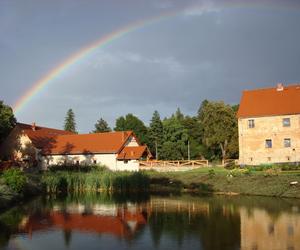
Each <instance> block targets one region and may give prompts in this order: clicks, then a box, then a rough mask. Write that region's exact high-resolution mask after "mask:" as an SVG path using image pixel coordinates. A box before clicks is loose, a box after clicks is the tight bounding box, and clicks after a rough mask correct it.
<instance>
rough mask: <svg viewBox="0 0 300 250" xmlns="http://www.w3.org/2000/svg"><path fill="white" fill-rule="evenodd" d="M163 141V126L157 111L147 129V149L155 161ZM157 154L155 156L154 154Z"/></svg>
mask: <svg viewBox="0 0 300 250" xmlns="http://www.w3.org/2000/svg"><path fill="white" fill-rule="evenodd" d="M162 141H163V124H162V121H161V119H160V115H159V113H158V111H157V110H155V111H154V113H153V116H152V119H151V122H150V127H149V145H148V146H149V148H150V151H151V153H152V154H153V155H155V156H156V159H158V158H159V153H160V151H161V147H162ZM156 153H157V154H156Z"/></svg>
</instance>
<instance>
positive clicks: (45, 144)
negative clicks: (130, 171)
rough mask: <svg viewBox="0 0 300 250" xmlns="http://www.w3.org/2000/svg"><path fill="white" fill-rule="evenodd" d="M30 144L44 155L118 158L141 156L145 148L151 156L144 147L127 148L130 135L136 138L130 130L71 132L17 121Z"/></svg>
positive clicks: (137, 157)
mask: <svg viewBox="0 0 300 250" xmlns="http://www.w3.org/2000/svg"><path fill="white" fill-rule="evenodd" d="M18 126H19V128H20V129H21V130H22V133H23V134H26V135H27V136H28V137H29V139H30V140H31V141H32V143H33V145H34V146H35V147H36V148H38V149H40V150H41V152H42V154H44V155H69V154H101V153H102V154H103V153H114V154H118V157H117V159H119V160H121V159H123V160H125V159H127V160H128V159H140V158H141V157H142V156H143V154H144V153H145V151H146V152H147V155H151V153H150V151H149V150H148V148H147V146H133V147H126V143H127V142H128V140H129V138H130V137H133V138H135V140H136V141H137V143H138V144H139V142H138V139H137V138H136V136H135V134H134V133H133V132H132V131H116V132H105V133H94V134H74V133H72V132H69V131H64V130H58V129H51V128H45V127H40V126H36V125H34V124H33V125H28V124H22V123H18Z"/></svg>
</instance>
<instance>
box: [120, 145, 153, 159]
mask: <svg viewBox="0 0 300 250" xmlns="http://www.w3.org/2000/svg"><path fill="white" fill-rule="evenodd" d="M145 152H146V153H147V155H148V156H150V157H151V156H152V155H151V153H150V152H149V151H148V148H147V146H138V147H124V148H123V149H122V151H121V152H120V153H119V154H118V157H117V159H118V160H138V159H140V158H142V156H143V155H144V153H145Z"/></svg>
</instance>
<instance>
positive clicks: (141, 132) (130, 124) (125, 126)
mask: <svg viewBox="0 0 300 250" xmlns="http://www.w3.org/2000/svg"><path fill="white" fill-rule="evenodd" d="M114 130H115V131H126V130H132V131H133V132H134V133H135V135H136V136H137V137H138V139H139V140H140V142H141V144H148V142H149V139H148V130H147V127H146V126H145V124H144V123H143V122H142V121H141V120H140V119H139V118H138V117H136V116H134V115H133V114H127V115H126V116H125V117H123V116H121V117H119V118H118V119H117V120H116V127H115V129H114Z"/></svg>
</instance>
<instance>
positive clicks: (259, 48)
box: [0, 0, 300, 132]
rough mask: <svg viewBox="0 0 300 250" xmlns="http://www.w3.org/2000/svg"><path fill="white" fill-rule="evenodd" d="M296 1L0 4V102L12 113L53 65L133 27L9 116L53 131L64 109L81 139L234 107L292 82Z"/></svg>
mask: <svg viewBox="0 0 300 250" xmlns="http://www.w3.org/2000/svg"><path fill="white" fill-rule="evenodd" d="M299 4H300V3H299V2H298V1H267V0H265V1H264V0H262V1H251V4H249V1H237V0H236V1H208V0H206V1H196V0H195V1H193V0H191V1H172V0H165V1H161V0H160V1H158V0H157V1H146V0H145V1H141V0H139V1H133V0H132V1H88V2H87V1H47V2H45V1H43V2H41V1H27V2H26V4H25V3H24V2H23V1H7V2H5V1H4V2H1V3H0V54H1V57H0V75H1V92H0V99H4V100H5V101H6V102H7V103H10V104H12V103H13V102H14V101H15V100H16V99H17V98H18V97H19V96H20V95H21V93H22V92H24V91H25V90H26V89H28V87H29V86H31V84H32V83H33V82H35V81H36V80H38V79H39V78H40V77H42V76H43V75H45V74H46V73H47V72H48V71H49V70H50V69H51V68H53V67H54V66H55V65H56V64H58V63H59V62H60V61H62V60H64V59H65V58H67V57H68V56H69V55H70V54H72V53H74V52H76V51H78V50H79V49H80V48H82V47H84V46H86V44H89V43H91V42H93V41H95V40H97V39H99V37H101V36H103V35H104V34H107V33H109V32H111V31H113V30H116V29H118V28H119V27H123V26H126V25H127V24H128V23H131V22H133V21H135V20H141V19H145V18H148V17H152V16H160V15H162V14H163V13H165V12H169V11H175V12H176V13H177V14H176V15H173V16H171V17H169V18H165V19H163V20H162V21H160V22H156V23H152V24H150V25H147V26H145V27H142V28H140V29H138V30H136V31H134V32H131V33H129V34H127V35H125V36H123V37H121V38H119V39H117V40H115V41H114V42H112V43H110V44H108V45H107V46H105V47H103V48H100V49H99V50H97V51H96V52H95V53H93V54H92V55H90V56H89V57H86V58H85V59H84V60H82V61H80V62H79V63H78V64H77V65H74V66H73V67H71V68H70V69H69V70H68V71H66V72H65V73H64V74H63V75H62V76H61V77H59V78H58V79H56V80H54V81H53V82H51V83H50V84H49V85H48V86H47V87H45V88H44V89H43V90H42V91H41V92H40V93H39V94H38V95H37V96H35V97H34V98H33V99H32V100H31V101H30V102H29V103H28V105H27V106H26V107H25V108H24V109H23V111H22V112H21V113H20V114H19V115H18V118H19V120H21V121H25V122H31V121H33V120H35V121H37V122H38V123H40V124H45V125H48V126H55V127H61V126H62V123H63V118H64V115H65V112H66V110H67V109H68V108H69V107H73V108H74V110H75V112H76V114H77V120H78V125H79V129H80V130H81V131H82V132H87V131H90V130H91V129H92V126H93V124H94V122H95V121H96V120H97V119H98V118H99V117H100V116H103V117H104V118H105V119H107V120H108V121H109V122H110V123H111V124H112V125H113V123H114V120H115V119H116V117H117V116H119V115H124V114H126V113H128V112H132V113H135V114H136V115H138V116H140V117H141V118H142V119H143V120H144V121H145V122H148V121H149V120H150V118H151V115H152V112H153V111H154V110H155V109H157V110H159V111H160V113H161V114H162V116H167V115H170V114H171V113H172V112H174V111H175V110H176V108H177V107H180V108H181V109H182V110H183V111H184V112H186V113H188V114H195V113H196V111H197V109H198V107H199V105H200V103H201V101H202V100H203V99H213V100H225V101H226V102H229V103H232V104H234V103H238V102H239V99H240V95H241V91H242V90H243V89H251V88H256V87H266V86H272V85H275V84H276V83H277V82H279V81H280V82H285V83H291V82H297V81H299V79H300V72H299V67H300V49H299V44H300V43H299V42H300V28H299V25H298V23H300V15H299V9H300V7H299Z"/></svg>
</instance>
